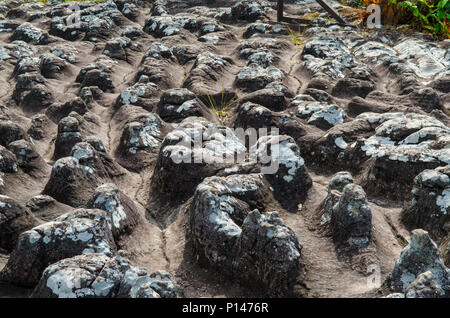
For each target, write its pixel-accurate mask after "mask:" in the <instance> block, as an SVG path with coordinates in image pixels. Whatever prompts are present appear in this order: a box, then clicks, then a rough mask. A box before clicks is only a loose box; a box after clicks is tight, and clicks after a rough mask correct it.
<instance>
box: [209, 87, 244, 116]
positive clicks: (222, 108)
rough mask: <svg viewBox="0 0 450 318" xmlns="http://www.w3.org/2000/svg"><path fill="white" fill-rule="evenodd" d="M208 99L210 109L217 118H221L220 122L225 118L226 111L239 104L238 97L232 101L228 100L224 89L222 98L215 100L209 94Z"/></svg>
mask: <svg viewBox="0 0 450 318" xmlns="http://www.w3.org/2000/svg"><path fill="white" fill-rule="evenodd" d="M206 97H207V99H208V104H209V108H210V109H211V111H212V112H213V113H214V114H215V115H216V116H217V117H219V119H220V120H222V119H223V117H225V113H226V111H227V110H229V109H230V108H231V107H232V106H233V105H234V104H236V102H237V97H236V96H235V97H233V98H231V99H228V98H227V96H226V93H225V89H224V88H222V93H221V94H220V98H215V97H213V96H211V95H209V94H208V95H206Z"/></svg>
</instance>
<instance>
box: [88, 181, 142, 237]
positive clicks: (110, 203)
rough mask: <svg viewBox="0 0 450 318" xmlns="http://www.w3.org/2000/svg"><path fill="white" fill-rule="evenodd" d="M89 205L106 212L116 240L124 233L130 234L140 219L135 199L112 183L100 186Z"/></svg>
mask: <svg viewBox="0 0 450 318" xmlns="http://www.w3.org/2000/svg"><path fill="white" fill-rule="evenodd" d="M88 206H89V207H90V208H92V209H100V210H103V211H105V212H106V215H107V218H108V219H109V223H110V224H111V225H112V233H113V235H114V238H115V239H116V240H118V239H119V238H120V236H121V235H122V234H130V233H131V232H132V231H133V229H134V228H135V227H136V225H137V224H138V222H139V219H140V217H139V212H138V210H137V208H136V206H135V204H134V203H133V201H132V200H131V199H130V198H129V197H128V196H126V195H125V194H124V193H123V192H122V191H119V189H118V188H117V186H116V185H114V184H112V183H107V184H103V185H101V186H99V187H98V188H97V189H96V190H95V192H94V196H93V197H92V199H91V201H90V202H89V204H88Z"/></svg>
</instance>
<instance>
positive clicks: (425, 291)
mask: <svg viewBox="0 0 450 318" xmlns="http://www.w3.org/2000/svg"><path fill="white" fill-rule="evenodd" d="M405 293H406V298H441V297H443V296H444V295H445V292H444V290H443V289H442V287H441V286H440V285H439V284H438V283H437V282H436V279H435V278H434V277H433V273H432V272H431V271H426V272H425V273H422V274H420V275H419V276H417V279H416V280H415V281H414V282H413V283H412V284H411V285H409V287H408V288H407V289H406V291H405Z"/></svg>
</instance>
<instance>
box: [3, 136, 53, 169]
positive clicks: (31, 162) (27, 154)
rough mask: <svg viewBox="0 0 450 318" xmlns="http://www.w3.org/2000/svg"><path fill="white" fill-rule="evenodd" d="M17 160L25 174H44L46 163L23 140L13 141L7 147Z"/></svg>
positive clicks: (33, 147) (27, 142)
mask: <svg viewBox="0 0 450 318" xmlns="http://www.w3.org/2000/svg"><path fill="white" fill-rule="evenodd" d="M8 148H9V150H11V151H12V152H13V153H14V155H15V156H16V158H17V164H18V166H19V167H20V168H21V169H22V170H23V171H25V172H26V173H30V174H34V173H36V172H39V171H41V172H45V171H46V170H47V169H48V166H47V163H46V162H45V160H44V159H42V157H41V156H40V155H39V153H38V152H37V151H36V149H35V146H34V145H33V144H32V143H31V142H29V141H26V140H24V139H21V140H16V141H13V142H12V143H10V144H9V146H8Z"/></svg>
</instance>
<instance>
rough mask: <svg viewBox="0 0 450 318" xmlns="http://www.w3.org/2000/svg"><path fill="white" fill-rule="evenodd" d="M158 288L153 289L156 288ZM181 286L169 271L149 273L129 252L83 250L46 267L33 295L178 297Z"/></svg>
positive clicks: (49, 296)
mask: <svg viewBox="0 0 450 318" xmlns="http://www.w3.org/2000/svg"><path fill="white" fill-rule="evenodd" d="M153 287H154V288H155V289H154V288H153ZM178 289H179V288H178V286H177V285H176V283H175V282H173V280H172V278H171V277H170V275H169V274H167V273H164V274H161V273H159V272H156V273H152V274H150V275H149V274H148V273H147V270H146V269H144V268H138V267H134V266H132V265H131V264H130V262H129V260H128V258H127V256H126V253H124V252H122V251H119V253H118V255H117V256H115V257H108V256H106V255H104V254H91V253H89V254H84V255H79V256H75V257H72V258H67V259H64V260H61V261H59V262H57V263H55V264H52V265H50V266H49V267H47V268H46V269H45V271H44V273H43V274H42V277H41V279H40V281H39V284H38V285H37V286H36V288H35V289H34V291H33V293H32V295H31V297H32V298H160V297H165V298H175V297H177V294H178Z"/></svg>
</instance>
